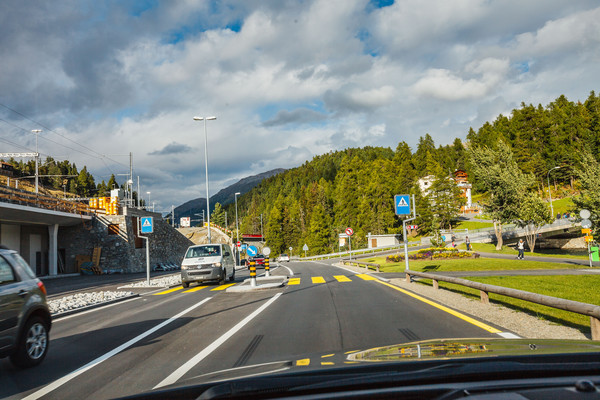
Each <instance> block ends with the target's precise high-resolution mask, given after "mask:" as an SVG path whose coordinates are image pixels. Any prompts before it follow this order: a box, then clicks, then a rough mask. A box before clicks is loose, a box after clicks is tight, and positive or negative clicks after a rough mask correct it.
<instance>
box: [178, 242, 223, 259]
mask: <svg viewBox="0 0 600 400" xmlns="http://www.w3.org/2000/svg"><path fill="white" fill-rule="evenodd" d="M220 255H221V246H210V245H208V246H198V247H192V248H190V249H189V250H188V252H187V254H186V255H185V258H196V257H214V256H220Z"/></svg>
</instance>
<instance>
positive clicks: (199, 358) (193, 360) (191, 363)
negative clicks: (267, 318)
mask: <svg viewBox="0 0 600 400" xmlns="http://www.w3.org/2000/svg"><path fill="white" fill-rule="evenodd" d="M281 295H282V293H277V294H276V295H275V296H273V297H271V299H270V300H269V301H267V302H266V303H265V304H263V305H262V306H260V307H259V308H258V309H256V310H255V311H254V312H253V313H252V314H250V315H248V316H247V317H246V318H244V319H243V320H241V321H240V322H238V323H237V324H236V325H235V326H234V327H233V328H231V329H230V330H228V331H227V333H225V334H223V335H221V336H220V337H219V338H218V339H217V340H215V341H214V342H212V343H211V344H210V345H209V346H208V347H206V348H205V349H204V350H202V351H201V352H200V353H198V354H196V355H195V356H194V357H192V358H191V359H190V360H189V361H188V362H186V363H185V364H183V365H182V366H181V367H179V368H177V369H176V370H175V372H173V373H172V374H171V375H169V376H167V377H166V378H165V379H163V380H162V382H160V383H159V384H158V385H156V386H154V388H153V389H157V388H160V387H163V386H167V385H171V384H173V383H175V382H177V381H178V380H179V379H181V377H182V376H183V375H185V374H186V373H187V372H188V371H189V370H191V369H192V368H194V366H196V365H197V364H198V363H199V362H200V361H202V360H203V359H204V358H206V357H207V356H209V355H210V354H211V353H212V352H213V351H215V350H216V349H218V348H219V346H221V345H222V344H223V343H225V342H226V341H227V340H229V338H231V337H232V336H233V335H235V334H236V333H237V332H238V331H239V330H241V329H242V328H243V327H244V326H245V325H246V324H247V323H248V322H250V321H252V320H253V319H254V318H255V317H256V316H257V315H258V314H260V313H261V312H263V311H264V310H265V309H266V308H267V307H269V306H270V305H271V304H273V302H274V301H275V300H277V299H278V298H279V296H281Z"/></svg>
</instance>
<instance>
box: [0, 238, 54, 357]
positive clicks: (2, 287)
mask: <svg viewBox="0 0 600 400" xmlns="http://www.w3.org/2000/svg"><path fill="white" fill-rule="evenodd" d="M51 325H52V319H51V317H50V310H49V309H48V304H47V303H46V288H45V287H44V284H43V283H42V281H40V280H39V279H38V278H36V277H35V274H34V273H33V271H31V268H30V267H29V265H28V264H27V262H26V261H25V260H23V258H22V257H21V256H20V255H19V254H18V253H17V252H16V251H13V250H9V249H7V248H6V247H4V246H0V357H7V356H10V360H11V361H12V362H13V364H15V365H17V366H19V367H23V368H26V367H33V366H35V365H38V364H39V363H41V362H42V360H43V359H44V357H46V354H47V353H48V345H49V344H50V339H49V337H48V332H50V327H51Z"/></svg>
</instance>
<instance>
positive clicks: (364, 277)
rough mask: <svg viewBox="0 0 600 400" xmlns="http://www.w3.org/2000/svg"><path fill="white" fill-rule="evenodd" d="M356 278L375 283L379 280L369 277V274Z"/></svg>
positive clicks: (359, 275)
mask: <svg viewBox="0 0 600 400" xmlns="http://www.w3.org/2000/svg"><path fill="white" fill-rule="evenodd" d="M356 276H358V277H359V278H360V279H363V280H365V281H375V280H377V278H375V277H374V276H371V275H367V274H356Z"/></svg>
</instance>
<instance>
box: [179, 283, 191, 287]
mask: <svg viewBox="0 0 600 400" xmlns="http://www.w3.org/2000/svg"><path fill="white" fill-rule="evenodd" d="M181 286H183V287H184V288H187V287H190V283H189V282H181Z"/></svg>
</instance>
